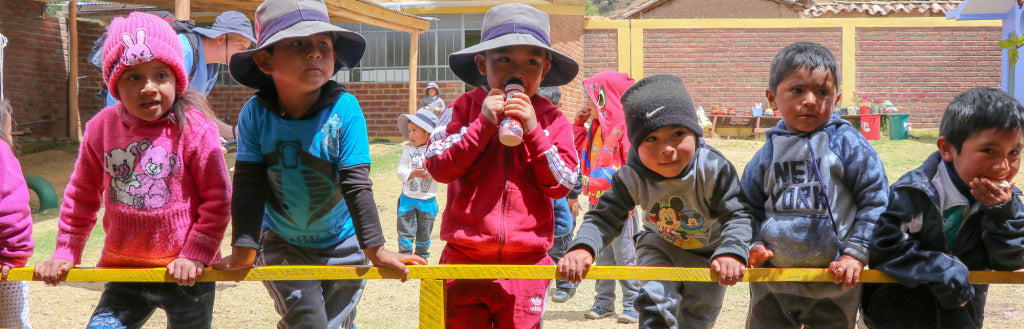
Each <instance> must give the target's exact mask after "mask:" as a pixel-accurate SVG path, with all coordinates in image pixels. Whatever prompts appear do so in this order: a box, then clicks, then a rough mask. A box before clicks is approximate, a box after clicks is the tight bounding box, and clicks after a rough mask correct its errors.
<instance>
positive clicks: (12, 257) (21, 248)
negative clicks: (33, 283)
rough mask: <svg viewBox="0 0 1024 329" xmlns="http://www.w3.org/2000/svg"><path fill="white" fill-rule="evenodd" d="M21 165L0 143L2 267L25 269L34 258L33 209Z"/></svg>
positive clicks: (7, 146) (0, 258) (0, 252)
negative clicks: (30, 259) (26, 263)
mask: <svg viewBox="0 0 1024 329" xmlns="http://www.w3.org/2000/svg"><path fill="white" fill-rule="evenodd" d="M28 198H29V197H28V186H26V185H25V176H24V175H23V174H22V173H21V164H20V163H18V158H15V157H14V153H13V152H11V146H10V145H7V143H6V142H4V141H2V140H0V264H2V265H7V266H11V267H21V266H25V262H27V261H28V258H29V257H31V256H32V248H33V247H34V246H35V244H33V242H32V210H31V209H29V207H28Z"/></svg>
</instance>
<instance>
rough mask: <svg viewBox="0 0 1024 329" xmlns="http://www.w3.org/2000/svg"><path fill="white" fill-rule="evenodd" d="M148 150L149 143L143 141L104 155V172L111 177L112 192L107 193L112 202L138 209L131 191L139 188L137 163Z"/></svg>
mask: <svg viewBox="0 0 1024 329" xmlns="http://www.w3.org/2000/svg"><path fill="white" fill-rule="evenodd" d="M147 148H149V141H148V140H141V141H138V142H133V143H131V144H128V146H126V147H125V148H123V149H121V148H115V149H113V150H110V152H107V153H105V154H103V158H104V162H103V171H106V172H107V174H109V175H110V191H108V192H107V195H109V197H110V202H120V203H123V204H126V205H129V206H133V207H138V205H136V204H135V196H133V195H132V194H131V193H130V192H129V190H130V189H131V188H132V187H138V186H139V182H138V180H137V177H138V175H139V173H138V172H136V171H135V163H136V160H138V156H139V154H141V153H142V151H143V150H145V149H147Z"/></svg>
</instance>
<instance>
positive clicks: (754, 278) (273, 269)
mask: <svg viewBox="0 0 1024 329" xmlns="http://www.w3.org/2000/svg"><path fill="white" fill-rule="evenodd" d="M32 269H33V268H32V267H31V266H30V267H21V268H14V269H11V271H10V274H9V275H8V277H7V278H8V280H11V281H30V280H36V281H38V279H36V278H33V277H32ZM409 269H410V273H409V275H407V276H406V275H403V274H402V273H401V272H398V271H396V270H393V269H390V268H379V267H369V266H313V265H295V266H265V267H259V268H254V269H249V270H241V271H221V270H214V269H207V270H206V272H204V273H203V276H202V277H200V278H199V281H288V280H355V279H413V280H443V279H500V278H508V279H556V278H558V279H561V278H563V276H562V275H561V274H559V273H558V272H557V271H556V269H555V266H551V265H549V266H535V265H413V266H409ZM586 279H588V280H593V279H600V280H619V279H633V280H665V281H699V282H716V281H718V278H717V275H715V274H714V272H713V271H712V270H711V269H709V268H689V267H635V266H594V267H592V268H591V269H590V272H589V273H588V274H587V277H586ZM64 281H96V282H173V281H174V280H173V278H171V277H170V276H168V275H167V270H166V269H165V268H89V267H78V268H74V269H72V270H71V271H70V272H69V273H68V274H67V276H66V278H65V279H64ZM743 281H745V282H769V281H789V282H831V281H832V277H831V276H830V275H829V274H828V270H826V269H816V268H814V269H812V268H752V269H747V273H746V275H745V276H744V277H743ZM860 281H861V282H867V283H871V282H894V281H893V280H892V279H891V278H889V276H887V275H885V274H884V273H882V272H879V271H877V270H865V271H863V272H861V279H860ZM970 282H971V283H975V284H990V283H994V284H1024V272H1006V271H1000V272H994V271H972V272H971V278H970Z"/></svg>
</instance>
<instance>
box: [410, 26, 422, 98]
mask: <svg viewBox="0 0 1024 329" xmlns="http://www.w3.org/2000/svg"><path fill="white" fill-rule="evenodd" d="M409 38H410V39H409V40H410V41H411V42H410V43H409V113H410V114H415V113H416V107H417V106H419V105H418V102H416V89H417V88H416V81H417V80H418V79H417V77H418V75H419V69H418V67H419V60H420V34H419V33H409Z"/></svg>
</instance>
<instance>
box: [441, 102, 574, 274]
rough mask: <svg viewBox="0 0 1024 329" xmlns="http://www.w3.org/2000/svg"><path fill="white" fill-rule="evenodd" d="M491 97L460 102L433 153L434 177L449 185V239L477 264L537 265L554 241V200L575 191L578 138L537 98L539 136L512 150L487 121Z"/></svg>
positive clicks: (444, 229)
mask: <svg viewBox="0 0 1024 329" xmlns="http://www.w3.org/2000/svg"><path fill="white" fill-rule="evenodd" d="M486 97H487V91H485V90H484V89H483V88H479V87H478V88H476V89H475V90H473V91H470V92H467V93H464V94H462V96H460V97H459V98H458V99H456V100H455V102H454V103H453V104H452V119H451V122H450V123H448V125H447V128H446V131H445V132H446V135H447V136H445V137H444V139H441V140H438V141H435V142H432V143H431V144H430V146H429V147H428V149H427V160H426V163H425V166H426V168H427V171H428V172H430V175H431V176H433V178H434V179H435V180H436V181H438V182H441V183H447V184H448V197H447V204H446V206H445V209H444V214H443V215H442V220H441V239H442V240H445V241H446V242H447V243H448V247H451V248H455V249H456V250H458V251H459V252H461V253H463V254H465V255H466V256H468V257H469V258H471V259H473V261H475V262H477V263H481V264H519V263H528V262H531V263H530V264H533V263H532V262H535V261H537V260H538V259H541V258H543V257H544V255H546V253H547V250H548V249H549V248H550V247H551V242H552V239H553V237H554V227H555V224H554V223H555V219H554V212H553V210H552V205H551V203H552V199H555V198H562V197H565V196H566V195H567V194H568V193H569V190H570V189H571V188H572V186H573V185H574V184H575V180H576V173H577V171H576V168H577V164H578V162H579V161H578V160H577V157H576V149H575V148H574V147H573V140H572V130H571V128H570V126H569V120H568V119H566V118H565V115H563V114H562V112H561V111H559V110H558V108H557V107H555V106H554V105H552V104H551V101H549V100H548V99H546V98H544V97H542V96H539V95H534V96H533V97H531V98H530V102H531V103H532V104H533V107H534V109H535V110H536V113H537V128H535V129H533V130H531V131H529V132H525V133H524V134H523V143H522V144H520V145H519V146H515V147H508V146H505V145H503V144H501V143H500V142H499V141H498V136H497V135H498V126H497V125H495V124H493V123H491V122H490V121H488V120H487V118H486V117H484V116H483V114H481V113H480V108H481V105H482V104H483V100H484V98H486Z"/></svg>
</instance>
